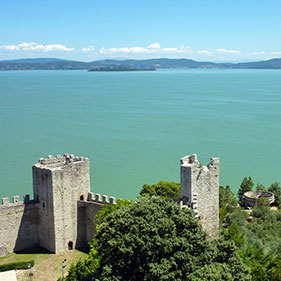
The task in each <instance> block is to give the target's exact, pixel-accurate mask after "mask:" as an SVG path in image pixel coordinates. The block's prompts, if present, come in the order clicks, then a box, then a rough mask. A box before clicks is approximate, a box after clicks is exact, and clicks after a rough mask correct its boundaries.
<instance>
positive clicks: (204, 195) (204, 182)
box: [181, 154, 219, 238]
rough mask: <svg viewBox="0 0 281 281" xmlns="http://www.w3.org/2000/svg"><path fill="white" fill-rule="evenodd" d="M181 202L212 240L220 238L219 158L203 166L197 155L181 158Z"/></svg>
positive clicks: (212, 159)
mask: <svg viewBox="0 0 281 281" xmlns="http://www.w3.org/2000/svg"><path fill="white" fill-rule="evenodd" d="M181 200H182V203H183V205H187V206H190V207H191V208H192V209H193V211H194V213H195V215H196V216H198V218H199V219H200V221H201V224H202V227H203V229H204V230H206V231H207V233H208V235H209V237H210V238H216V237H218V236H219V158H211V161H210V163H209V164H208V165H207V166H202V165H201V164H200V163H199V162H198V160H197V155H196V154H192V155H188V156H185V157H183V158H181Z"/></svg>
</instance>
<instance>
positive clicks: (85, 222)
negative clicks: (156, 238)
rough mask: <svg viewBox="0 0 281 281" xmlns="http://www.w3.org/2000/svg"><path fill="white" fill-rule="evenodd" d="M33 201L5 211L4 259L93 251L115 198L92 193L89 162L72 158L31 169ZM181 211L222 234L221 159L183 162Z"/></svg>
mask: <svg viewBox="0 0 281 281" xmlns="http://www.w3.org/2000/svg"><path fill="white" fill-rule="evenodd" d="M32 174H33V198H34V199H33V200H30V196H29V195H25V196H24V198H23V201H20V198H19V196H14V197H13V198H12V202H11V203H10V201H9V198H3V199H2V205H0V254H1V253H6V252H12V251H21V250H24V249H28V248H33V247H37V246H41V247H43V248H45V249H47V250H49V251H50V252H53V253H61V252H64V251H67V250H72V249H74V248H77V249H83V250H86V249H88V242H89V241H91V240H92V239H93V237H94V236H95V234H96V232H95V231H96V224H95V215H96V214H97V212H98V211H99V210H100V209H101V207H102V205H103V204H105V203H109V204H115V203H116V202H115V198H114V197H108V196H106V195H100V194H98V193H96V194H94V193H92V192H90V176H89V175H90V170H89V159H88V158H84V157H79V156H74V155H73V154H64V156H61V155H57V156H56V157H53V156H51V155H50V156H48V158H47V159H43V158H40V159H39V161H38V163H36V164H34V165H33V167H32ZM181 205H182V206H185V207H190V208H192V210H193V212H194V214H195V216H196V217H198V218H199V219H200V221H201V223H202V226H203V228H204V229H205V230H206V231H207V232H208V234H209V237H210V238H214V237H217V236H218V233H219V232H218V230H219V208H218V206H219V159H218V158H211V161H210V163H209V164H208V165H207V166H202V165H201V164H200V163H199V162H198V160H197V155H196V154H193V155H191V156H185V157H183V158H182V159H181Z"/></svg>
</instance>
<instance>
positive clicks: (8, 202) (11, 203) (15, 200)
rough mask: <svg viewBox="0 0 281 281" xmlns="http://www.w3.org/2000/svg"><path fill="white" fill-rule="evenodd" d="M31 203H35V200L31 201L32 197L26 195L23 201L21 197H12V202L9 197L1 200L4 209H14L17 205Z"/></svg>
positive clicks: (0, 205)
mask: <svg viewBox="0 0 281 281" xmlns="http://www.w3.org/2000/svg"><path fill="white" fill-rule="evenodd" d="M29 203H35V201H34V200H31V199H30V195H29V194H25V195H23V200H22V201H21V200H20V196H18V195H16V196H13V197H12V200H10V198H9V197H4V198H1V204H0V208H4V207H13V206H16V205H20V204H29Z"/></svg>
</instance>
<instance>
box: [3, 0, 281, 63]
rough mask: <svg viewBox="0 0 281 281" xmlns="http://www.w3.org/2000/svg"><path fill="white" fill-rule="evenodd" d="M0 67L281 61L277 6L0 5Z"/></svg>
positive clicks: (88, 1) (73, 1) (29, 1)
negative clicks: (57, 62) (5, 63)
mask: <svg viewBox="0 0 281 281" xmlns="http://www.w3.org/2000/svg"><path fill="white" fill-rule="evenodd" d="M0 7H1V8H0V60H6V59H18V58H39V57H51V58H61V59H68V60H81V61H93V60H99V59H112V58H113V59H127V58H133V59H146V58H160V57H162V58H163V57H165V58H188V59H195V60H199V61H214V62H218V61H224V62H225V61H231V62H235V61H257V60H265V59H271V58H278V57H281V36H280V33H281V16H280V15H281V1H280V0H169V1H168V0H161V1H159V0H149V1H148V0H130V1H129V0H79V1H78V0H68V1H66V0H48V1H46V0H25V1H23V0H1V3H0Z"/></svg>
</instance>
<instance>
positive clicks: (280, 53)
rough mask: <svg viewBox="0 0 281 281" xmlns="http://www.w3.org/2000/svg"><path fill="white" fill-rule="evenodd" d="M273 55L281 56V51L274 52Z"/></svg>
mask: <svg viewBox="0 0 281 281" xmlns="http://www.w3.org/2000/svg"><path fill="white" fill-rule="evenodd" d="M271 54H272V55H276V56H281V52H272V53H271Z"/></svg>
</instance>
